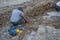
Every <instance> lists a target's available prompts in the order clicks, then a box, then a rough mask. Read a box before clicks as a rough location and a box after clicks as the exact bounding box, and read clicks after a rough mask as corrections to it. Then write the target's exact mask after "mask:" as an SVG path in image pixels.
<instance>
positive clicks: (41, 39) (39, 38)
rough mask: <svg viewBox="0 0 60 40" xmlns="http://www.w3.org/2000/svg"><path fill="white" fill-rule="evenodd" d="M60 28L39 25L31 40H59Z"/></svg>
mask: <svg viewBox="0 0 60 40" xmlns="http://www.w3.org/2000/svg"><path fill="white" fill-rule="evenodd" d="M59 38H60V29H59V30H58V29H55V28H54V27H52V26H45V25H39V28H38V30H37V32H36V34H35V36H34V37H33V38H32V40H60V39H59Z"/></svg>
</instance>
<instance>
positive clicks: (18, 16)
mask: <svg viewBox="0 0 60 40" xmlns="http://www.w3.org/2000/svg"><path fill="white" fill-rule="evenodd" d="M23 19H24V20H25V22H28V21H27V19H26V17H25V16H24V13H23V9H22V8H21V7H18V9H14V10H13V11H12V15H11V17H10V22H11V23H12V24H13V26H16V25H18V24H21V25H22V24H23V22H24V21H23ZM22 26H23V25H22Z"/></svg>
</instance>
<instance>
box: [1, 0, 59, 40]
mask: <svg viewBox="0 0 60 40" xmlns="http://www.w3.org/2000/svg"><path fill="white" fill-rule="evenodd" d="M55 2H56V0H53V1H42V2H40V1H37V2H35V1H33V2H31V3H25V4H21V5H19V4H18V5H12V6H7V7H1V8H0V13H1V14H0V27H1V28H2V29H3V31H1V32H0V33H3V32H4V29H5V28H7V27H9V26H10V25H11V23H10V22H9V18H10V16H11V11H12V10H13V9H15V8H17V7H19V6H21V7H22V8H23V10H24V13H25V15H26V16H27V18H29V19H30V20H31V23H30V24H28V23H27V24H26V25H25V27H24V28H25V31H24V32H25V34H24V37H25V35H30V33H31V32H32V31H37V29H38V27H39V26H38V25H40V24H44V25H52V26H54V27H55V28H60V27H59V24H60V21H59V22H58V20H57V21H49V20H48V21H46V20H44V19H43V17H42V16H44V15H46V12H51V11H54V10H55V9H54V8H53V6H54V3H55ZM5 26H6V27H5ZM2 29H1V30H2ZM7 29H8V28H7ZM4 33H5V32H4ZM2 35H3V36H4V35H5V34H2ZM22 39H23V40H24V38H22ZM10 40H13V39H12V38H10ZM16 40H17V39H16Z"/></svg>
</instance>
